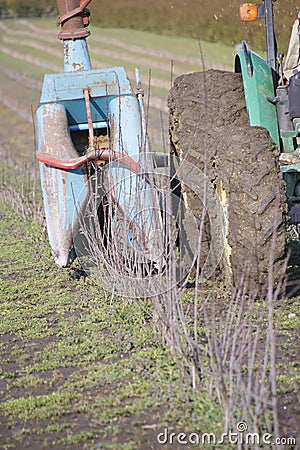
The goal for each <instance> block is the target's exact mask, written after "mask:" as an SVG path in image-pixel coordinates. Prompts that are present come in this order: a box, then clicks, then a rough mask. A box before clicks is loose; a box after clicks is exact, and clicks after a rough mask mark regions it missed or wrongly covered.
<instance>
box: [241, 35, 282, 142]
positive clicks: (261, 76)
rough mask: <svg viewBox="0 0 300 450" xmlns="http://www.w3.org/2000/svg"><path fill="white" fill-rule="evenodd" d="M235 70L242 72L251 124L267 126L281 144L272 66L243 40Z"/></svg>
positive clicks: (274, 138)
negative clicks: (274, 100)
mask: <svg viewBox="0 0 300 450" xmlns="http://www.w3.org/2000/svg"><path fill="white" fill-rule="evenodd" d="M234 70H235V72H236V73H241V74H242V79H243V84H244V92H245V101H246V108H247V112H248V117H249V123H250V125H251V126H259V127H264V128H266V129H267V130H268V131H269V134H270V136H271V138H272V139H273V141H274V142H275V143H276V144H277V145H278V146H279V145H280V138H279V130H278V121H277V113H276V106H275V104H274V103H272V100H273V99H274V97H275V89H274V76H273V72H272V69H271V67H270V66H269V65H268V64H267V63H266V61H264V60H263V59H262V58H261V57H260V56H258V55H257V54H256V53H254V52H253V51H251V50H250V49H249V47H248V46H247V44H246V42H245V41H243V43H242V45H241V47H240V48H238V50H237V53H236V57H235V67H234Z"/></svg>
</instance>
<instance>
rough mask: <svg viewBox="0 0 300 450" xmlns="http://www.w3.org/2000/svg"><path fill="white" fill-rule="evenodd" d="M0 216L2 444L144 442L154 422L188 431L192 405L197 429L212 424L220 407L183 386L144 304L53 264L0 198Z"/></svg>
mask: <svg viewBox="0 0 300 450" xmlns="http://www.w3.org/2000/svg"><path fill="white" fill-rule="evenodd" d="M0 214H1V234H0V255H1V256H0V264H1V277H0V299H1V301H0V316H1V330H0V334H1V352H2V363H3V366H2V367H3V368H2V371H1V373H0V381H1V382H2V383H4V385H5V389H4V390H2V393H1V394H0V395H1V407H0V415H1V414H2V418H3V417H6V419H5V421H8V423H9V424H10V425H9V426H10V431H9V432H8V433H7V434H6V436H4V437H2V438H1V437H0V442H1V443H2V444H3V448H14V445H17V442H20V443H22V442H23V443H25V442H40V445H41V448H49V447H47V445H49V442H54V444H51V445H63V446H66V448H67V446H68V445H73V444H74V445H75V444H76V445H83V447H82V448H97V446H99V447H98V448H106V447H105V446H109V445H111V444H110V443H111V442H114V445H115V447H113V448H116V449H117V448H122V449H123V448H135V449H138V448H141V449H143V448H145V447H143V439H146V440H147V439H148V441H149V442H152V441H153V442H155V430H157V431H156V433H158V432H159V430H160V429H161V427H163V426H168V427H170V429H175V428H176V427H184V429H186V430H193V429H194V428H195V427H197V426H198V425H199V423H198V420H199V419H198V417H199V416H198V412H199V413H200V411H201V424H202V426H203V427H206V428H207V429H210V430H211V429H212V428H213V429H215V430H218V429H219V426H220V423H221V417H220V410H219V408H218V407H217V406H216V405H214V404H213V403H211V401H210V400H209V398H208V396H207V394H204V393H203V394H200V395H199V393H197V395H196V394H195V392H192V389H191V388H190V387H189V383H186V382H185V380H184V379H182V378H181V375H180V372H179V369H178V367H177V366H176V364H175V362H174V361H173V359H172V357H171V355H170V353H169V351H168V350H167V349H166V348H164V347H163V345H162V343H161V342H160V340H159V339H158V337H157V335H156V333H155V329H154V327H153V324H152V319H151V317H152V307H151V304H150V303H148V302H142V303H141V304H138V303H136V302H132V301H130V300H128V299H121V298H111V297H110V296H109V295H107V294H105V293H104V292H103V291H102V290H101V288H100V287H99V286H95V285H94V284H93V283H92V282H91V281H90V280H89V279H86V280H84V279H77V277H76V276H75V275H76V274H75V272H74V271H73V270H69V269H66V270H60V269H58V268H56V267H55V266H54V264H53V261H52V257H51V254H50V251H49V247H48V244H47V241H46V239H45V234H44V232H43V228H41V227H40V226H37V225H34V224H32V223H31V222H28V221H24V220H23V219H22V218H21V217H20V216H18V215H17V214H16V213H15V212H14V211H13V210H12V209H11V207H10V206H9V205H8V204H6V203H3V201H1V204H0ZM204 412H205V414H204ZM212 416H214V417H215V418H216V422H215V424H213V425H212V424H211V417H212ZM217 418H218V419H217ZM127 420H130V423H131V425H130V426H129V428H128V435H127V432H126V431H124V430H126V427H125V428H124V426H125V422H126V421H127ZM0 422H1V419H0ZM5 423H6V422H5ZM148 424H150V425H151V424H152V425H153V424H155V426H154V431H153V429H151V428H150V431H151V433H150V432H149V431H148V429H147V427H145V428H143V427H144V425H148ZM20 427H21V428H20ZM4 429H5V427H3V426H2V428H1V430H2V433H3V430H4ZM35 430H39V432H38V436H34V434H35ZM124 433H125V434H124ZM134 445H135V447H134ZM126 446H127V447H126ZM107 448H109V447H107Z"/></svg>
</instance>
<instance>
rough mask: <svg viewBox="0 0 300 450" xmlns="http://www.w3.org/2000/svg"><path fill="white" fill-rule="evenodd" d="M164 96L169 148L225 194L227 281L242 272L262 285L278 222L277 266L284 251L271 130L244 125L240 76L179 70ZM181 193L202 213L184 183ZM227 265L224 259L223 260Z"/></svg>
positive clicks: (282, 215)
mask: <svg viewBox="0 0 300 450" xmlns="http://www.w3.org/2000/svg"><path fill="white" fill-rule="evenodd" d="M168 102H169V109H170V139H171V148H172V149H173V151H174V152H175V153H176V154H177V155H179V156H180V157H181V158H183V159H184V158H186V159H187V160H188V161H189V162H191V163H193V164H194V165H196V166H197V167H198V168H199V169H201V170H205V172H206V175H207V177H208V179H209V180H210V181H211V182H212V183H213V184H214V185H215V186H221V187H222V189H223V192H225V194H226V203H227V205H228V218H229V221H228V222H229V223H228V227H229V228H228V243H229V246H230V248H231V251H232V253H231V256H230V261H229V262H230V266H231V270H232V279H233V280H234V281H235V282H237V281H238V280H240V279H241V278H242V277H243V276H244V275H246V276H247V277H248V276H250V277H251V279H252V280H253V281H255V282H256V283H263V282H264V281H265V279H266V274H267V272H268V267H269V260H270V250H271V242H272V236H273V230H274V224H275V223H276V225H277V238H276V246H275V249H274V256H275V261H276V264H274V267H276V269H279V268H280V264H281V263H280V261H281V260H282V257H283V255H284V252H285V244H286V228H285V214H286V201H285V188H284V182H283V180H282V176H281V175H280V171H279V167H278V150H277V148H276V146H275V145H274V143H273V141H272V140H271V138H270V136H269V133H268V131H267V130H265V129H263V128H259V127H251V126H250V125H249V121H248V115H247V111H246V106H245V99H244V90H243V82H242V79H241V75H240V74H235V73H231V72H224V71H217V70H210V71H208V72H206V73H202V72H196V73H190V74H184V75H181V76H179V77H178V78H177V79H176V80H175V82H174V86H173V88H172V90H171V92H170V96H169V101H168ZM183 189H185V188H184V187H183ZM186 198H187V202H188V203H190V204H189V207H190V208H191V209H192V210H193V212H194V214H195V215H198V216H199V214H201V210H202V206H201V202H199V201H198V202H197V201H195V198H194V194H193V193H192V192H190V190H189V189H188V188H186ZM210 233H211V238H212V239H216V238H218V237H216V236H214V232H213V230H211V231H210ZM224 265H225V266H226V265H227V260H226V259H225V257H224V258H223V260H222V262H221V263H220V266H223V268H224ZM227 269H228V267H227Z"/></svg>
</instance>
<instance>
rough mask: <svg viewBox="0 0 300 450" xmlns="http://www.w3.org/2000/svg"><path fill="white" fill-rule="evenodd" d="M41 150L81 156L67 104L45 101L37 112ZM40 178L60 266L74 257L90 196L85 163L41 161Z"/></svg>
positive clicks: (57, 261)
mask: <svg viewBox="0 0 300 450" xmlns="http://www.w3.org/2000/svg"><path fill="white" fill-rule="evenodd" d="M36 130H37V147H38V152H43V153H49V154H51V155H53V156H55V157H57V158H58V159H59V158H63V159H72V158H78V152H77V151H76V149H75V147H74V145H73V143H72V140H71V137H70V134H69V127H68V120H67V114H66V109H65V107H64V106H63V105H62V104H60V103H46V104H42V105H40V106H39V107H38V109H37V112H36ZM40 177H41V184H42V192H43V199H44V206H45V215H46V222H47V229H48V236H49V242H50V246H51V249H52V252H53V255H54V258H55V262H56V264H57V265H58V266H59V267H66V266H68V265H70V263H71V262H72V260H73V259H74V258H75V254H74V251H73V238H72V235H73V232H74V229H76V228H78V226H79V224H78V220H79V217H80V212H81V211H82V210H83V208H84V206H85V204H86V201H87V199H88V194H89V191H88V184H87V175H86V173H85V166H81V167H79V168H77V169H74V170H63V169H59V168H57V167H53V166H50V165H47V164H44V163H40Z"/></svg>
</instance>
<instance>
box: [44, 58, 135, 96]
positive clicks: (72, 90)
mask: <svg viewBox="0 0 300 450" xmlns="http://www.w3.org/2000/svg"><path fill="white" fill-rule="evenodd" d="M84 87H89V88H90V89H91V96H92V97H94V98H95V97H104V98H106V97H107V95H109V96H111V95H112V96H114V95H123V94H133V92H132V90H131V87H130V83H129V80H128V78H127V75H126V72H125V69H124V68H123V67H115V68H113V69H97V70H88V71H81V72H73V73H72V72H68V73H61V74H47V75H45V77H44V84H43V89H42V94H41V100H40V103H50V102H60V101H64V100H72V101H73V100H76V99H82V98H83V92H82V90H83V88H84Z"/></svg>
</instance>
